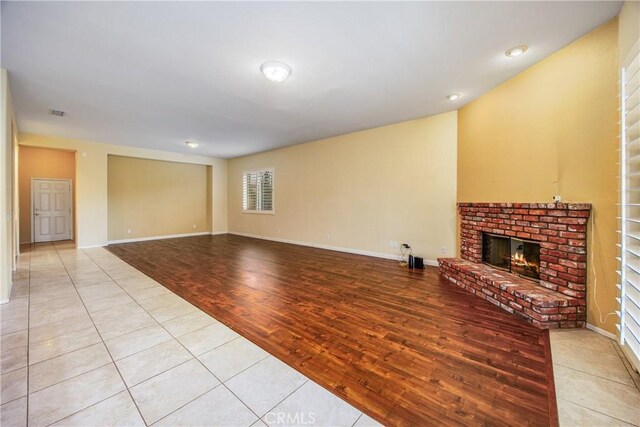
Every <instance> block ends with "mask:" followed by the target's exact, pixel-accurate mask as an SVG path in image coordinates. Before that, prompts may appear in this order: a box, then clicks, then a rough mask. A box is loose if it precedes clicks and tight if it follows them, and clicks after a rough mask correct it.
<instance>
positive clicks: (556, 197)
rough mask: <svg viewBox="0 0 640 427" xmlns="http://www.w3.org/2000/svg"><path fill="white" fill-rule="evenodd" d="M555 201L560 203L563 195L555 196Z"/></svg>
mask: <svg viewBox="0 0 640 427" xmlns="http://www.w3.org/2000/svg"><path fill="white" fill-rule="evenodd" d="M553 201H554V202H556V203H560V202H561V201H562V196H560V195H557V196H553Z"/></svg>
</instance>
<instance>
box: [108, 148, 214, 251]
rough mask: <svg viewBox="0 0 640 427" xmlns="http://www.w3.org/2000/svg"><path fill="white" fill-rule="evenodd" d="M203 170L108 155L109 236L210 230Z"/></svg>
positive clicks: (206, 168) (123, 237) (204, 168)
mask: <svg viewBox="0 0 640 427" xmlns="http://www.w3.org/2000/svg"><path fill="white" fill-rule="evenodd" d="M208 168H209V167H208V166H206V165H196V164H189V163H177V162H164V161H159V160H149V159H138V158H133V157H121V156H109V159H108V181H107V182H108V206H109V240H110V241H112V240H124V239H132V238H140V237H154V236H166V235H171V234H184V233H202V232H209V231H211V223H210V222H207V218H210V214H209V212H210V210H211V206H210V205H207V201H208V200H210V198H209V193H210V190H209V179H208V175H209V169H208Z"/></svg>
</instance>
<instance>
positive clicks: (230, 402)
mask: <svg viewBox="0 0 640 427" xmlns="http://www.w3.org/2000/svg"><path fill="white" fill-rule="evenodd" d="M15 278H16V280H15V284H14V287H13V291H12V298H11V300H10V302H8V303H6V304H3V305H1V306H0V327H1V328H0V329H1V330H0V332H1V334H0V348H1V352H0V355H1V356H0V374H1V376H0V388H1V390H0V405H1V406H0V425H2V426H3V427H4V426H11V427H14V426H16V427H17V426H25V425H30V426H48V425H65V426H73V425H77V426H114V425H120V426H125V425H126V426H137V425H152V424H153V425H159V426H173V425H198V426H264V425H291V424H306V425H317V426H321V425H324V426H354V425H356V426H377V425H379V424H378V423H376V422H375V421H374V420H372V419H371V418H369V417H368V416H366V415H364V414H363V413H362V412H360V411H359V410H357V409H355V408H354V407H352V406H351V405H349V404H348V403H346V402H344V401H343V400H341V399H339V398H337V397H336V396H334V395H333V394H331V393H329V392H328V391H326V390H325V389H323V388H322V387H320V386H318V385H317V384H315V383H314V382H313V381H310V380H309V379H308V378H306V377H305V376H304V375H302V374H300V373H299V372H297V371H295V370H294V369H292V368H290V367H289V366H287V365H286V364H284V363H282V362H281V361H279V360H278V359H276V358H274V357H273V356H271V355H269V354H268V353H266V352H265V351H264V350H262V349H260V348H259V347H257V346H256V345H254V344H253V343H251V342H250V341H248V340H246V339H245V338H243V337H241V336H240V335H238V334H237V333H235V332H234V331H232V330H231V329H229V328H228V327H226V326H225V325H223V324H222V323H220V322H218V321H216V320H215V319H214V318H212V317H211V316H209V315H207V314H206V313H204V312H202V311H200V310H199V309H198V308H196V307H195V306H193V305H191V304H189V303H188V302H187V301H185V300H183V299H182V298H180V297H178V296H177V295H175V294H173V293H171V292H170V291H168V290H167V289H165V288H164V287H163V286H161V285H160V284H158V283H156V282H155V281H153V280H152V279H150V278H149V277H147V276H145V275H144V274H142V273H140V272H139V271H137V270H135V269H134V268H132V267H130V266H129V265H127V264H126V263H124V262H123V261H121V260H120V259H118V258H117V257H115V256H113V255H112V254H110V253H109V252H108V251H106V250H105V249H103V248H96V249H87V250H76V249H74V247H73V245H72V244H70V243H57V244H55V245H54V244H39V245H36V246H35V247H34V249H33V250H32V251H30V252H26V253H24V254H23V255H21V256H20V259H19V266H18V271H17V273H16V275H15ZM312 422H313V423H312Z"/></svg>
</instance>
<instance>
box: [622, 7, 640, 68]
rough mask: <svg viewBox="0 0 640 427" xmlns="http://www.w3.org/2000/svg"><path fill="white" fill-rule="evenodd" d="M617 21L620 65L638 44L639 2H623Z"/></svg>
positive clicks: (639, 37)
mask: <svg viewBox="0 0 640 427" xmlns="http://www.w3.org/2000/svg"><path fill="white" fill-rule="evenodd" d="M618 20H619V21H618V22H619V31H618V50H619V52H620V63H621V64H622V63H623V61H624V60H625V59H626V57H627V55H628V54H629V52H630V51H631V48H633V46H634V45H635V44H637V43H639V42H640V2H639V1H637V0H635V1H628V0H627V1H625V2H624V5H623V6H622V10H621V11H620V16H618Z"/></svg>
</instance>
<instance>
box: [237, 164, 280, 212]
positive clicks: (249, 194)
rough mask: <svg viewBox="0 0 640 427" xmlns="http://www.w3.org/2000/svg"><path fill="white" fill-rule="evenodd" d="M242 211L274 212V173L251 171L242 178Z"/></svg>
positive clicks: (270, 171) (269, 171)
mask: <svg viewBox="0 0 640 427" xmlns="http://www.w3.org/2000/svg"><path fill="white" fill-rule="evenodd" d="M242 194H243V197H242V209H243V210H245V211H256V212H261V211H262V212H273V171H272V170H262V171H251V172H245V173H244V174H243V176H242Z"/></svg>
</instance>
